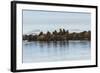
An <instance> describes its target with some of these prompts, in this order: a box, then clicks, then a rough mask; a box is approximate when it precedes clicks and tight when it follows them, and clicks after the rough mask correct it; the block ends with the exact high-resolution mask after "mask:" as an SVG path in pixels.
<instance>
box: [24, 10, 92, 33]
mask: <svg viewBox="0 0 100 73" xmlns="http://www.w3.org/2000/svg"><path fill="white" fill-rule="evenodd" d="M22 15H23V16H22V20H23V34H29V33H39V32H40V31H42V32H44V33H46V32H47V31H50V32H52V31H54V30H57V31H59V29H60V28H62V29H65V30H69V31H70V32H80V31H88V30H90V29H91V14H90V13H82V12H63V11H40V10H23V14H22Z"/></svg>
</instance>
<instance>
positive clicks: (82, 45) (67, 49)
mask: <svg viewBox="0 0 100 73" xmlns="http://www.w3.org/2000/svg"><path fill="white" fill-rule="evenodd" d="M89 59H91V45H90V41H75V40H74V41H57V42H54V41H50V42H42V41H41V42H40V41H34V42H24V41H23V63H32V62H51V61H65V60H66V61H68V60H89Z"/></svg>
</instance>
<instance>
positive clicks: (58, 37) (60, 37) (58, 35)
mask: <svg viewBox="0 0 100 73" xmlns="http://www.w3.org/2000/svg"><path fill="white" fill-rule="evenodd" d="M23 40H27V41H68V40H89V41H90V40H91V31H90V30H89V31H82V32H69V30H65V29H59V32H57V30H54V31H53V32H50V31H47V33H43V32H42V31H41V32H40V33H39V34H37V35H36V34H35V35H33V34H28V35H27V34H24V35H23Z"/></svg>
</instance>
